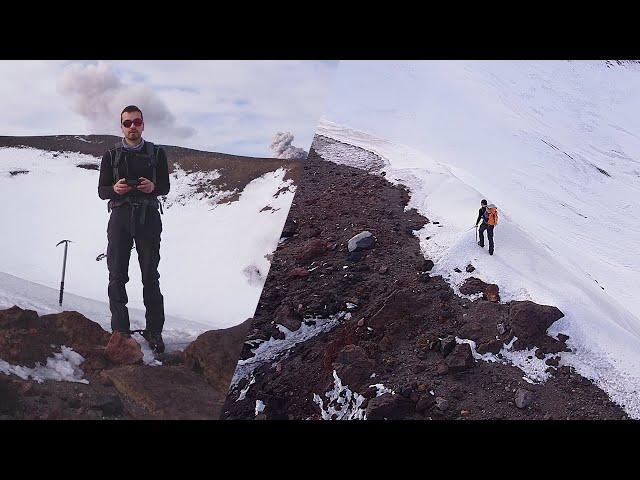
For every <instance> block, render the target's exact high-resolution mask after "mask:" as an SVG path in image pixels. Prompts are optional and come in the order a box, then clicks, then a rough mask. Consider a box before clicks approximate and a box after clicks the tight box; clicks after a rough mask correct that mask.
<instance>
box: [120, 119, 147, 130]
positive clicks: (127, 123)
mask: <svg viewBox="0 0 640 480" xmlns="http://www.w3.org/2000/svg"><path fill="white" fill-rule="evenodd" d="M132 124H133V125H135V126H136V127H139V126H140V125H142V119H141V118H134V119H133V120H125V121H124V122H122V125H123V126H124V128H131V125H132Z"/></svg>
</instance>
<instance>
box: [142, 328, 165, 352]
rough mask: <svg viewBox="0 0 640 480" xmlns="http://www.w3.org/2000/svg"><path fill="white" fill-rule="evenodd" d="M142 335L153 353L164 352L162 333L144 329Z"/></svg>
mask: <svg viewBox="0 0 640 480" xmlns="http://www.w3.org/2000/svg"><path fill="white" fill-rule="evenodd" d="M142 336H143V337H144V339H145V340H146V341H147V343H148V344H149V347H151V350H152V351H153V352H154V353H164V342H163V341H162V334H161V333H159V332H150V331H148V330H145V331H144V332H142Z"/></svg>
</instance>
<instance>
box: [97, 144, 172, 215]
mask: <svg viewBox="0 0 640 480" xmlns="http://www.w3.org/2000/svg"><path fill="white" fill-rule="evenodd" d="M156 148H157V149H158V152H157V158H158V165H157V167H156V183H155V188H154V190H153V191H152V192H151V193H144V192H141V191H140V190H136V189H133V190H131V191H130V192H129V193H127V194H125V195H118V194H117V193H116V192H115V191H114V190H113V184H114V181H113V168H111V159H112V158H115V148H112V149H111V150H109V151H108V152H107V153H105V154H104V156H103V157H102V163H101V165H100V180H99V181H98V196H99V197H100V198H101V199H102V200H122V199H123V198H125V197H138V198H140V199H142V198H144V197H147V198H148V199H155V198H156V197H158V196H160V195H166V194H167V193H169V188H170V186H169V166H168V164H167V155H166V153H165V151H164V149H163V148H161V147H157V146H156ZM127 168H128V172H127ZM118 176H119V178H140V177H144V178H146V179H149V180H151V181H153V167H152V166H151V165H150V164H149V161H148V158H147V157H146V156H145V151H144V149H143V150H142V152H137V151H133V150H127V149H122V153H121V157H120V164H119V165H118ZM110 203H111V202H110Z"/></svg>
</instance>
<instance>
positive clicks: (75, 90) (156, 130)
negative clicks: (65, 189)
mask: <svg viewBox="0 0 640 480" xmlns="http://www.w3.org/2000/svg"><path fill="white" fill-rule="evenodd" d="M58 91H59V92H60V93H61V94H62V95H64V96H66V97H67V98H69V99H70V100H71V102H72V107H71V108H72V110H73V111H74V112H76V113H78V114H80V115H82V116H83V117H84V118H86V119H87V120H88V121H89V124H90V128H91V133H114V134H120V124H119V119H120V112H121V111H122V109H123V108H124V107H126V106H127V105H137V106H138V107H140V110H142V113H143V115H144V123H145V127H146V128H145V134H146V133H150V132H151V133H152V134H153V136H154V137H156V138H158V140H159V141H163V142H164V141H166V140H165V139H164V138H162V137H170V138H176V139H179V138H187V137H191V136H193V135H195V134H196V130H194V129H193V128H191V127H184V126H179V125H176V118H175V116H174V115H173V114H172V113H171V111H170V110H169V108H168V107H167V105H166V104H165V103H164V102H163V101H162V99H160V97H158V95H157V94H156V93H155V92H154V91H153V90H152V89H151V88H149V87H147V86H144V85H127V84H124V83H123V82H122V81H121V80H120V78H118V76H117V75H116V74H115V73H114V72H113V71H112V70H111V69H110V68H109V66H108V65H107V64H106V63H104V62H99V63H98V64H97V65H81V64H71V65H68V66H67V67H66V68H65V70H64V72H63V74H62V77H61V78H60V81H59V83H58Z"/></svg>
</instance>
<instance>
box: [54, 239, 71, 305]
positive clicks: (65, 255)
mask: <svg viewBox="0 0 640 480" xmlns="http://www.w3.org/2000/svg"><path fill="white" fill-rule="evenodd" d="M70 242H71V240H60V241H59V242H58V243H56V247H57V246H58V245H60V244H61V243H64V259H63V260H62V280H60V299H59V303H60V306H62V294H63V292H64V272H65V270H66V268H67V248H68V247H69V243H70Z"/></svg>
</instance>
